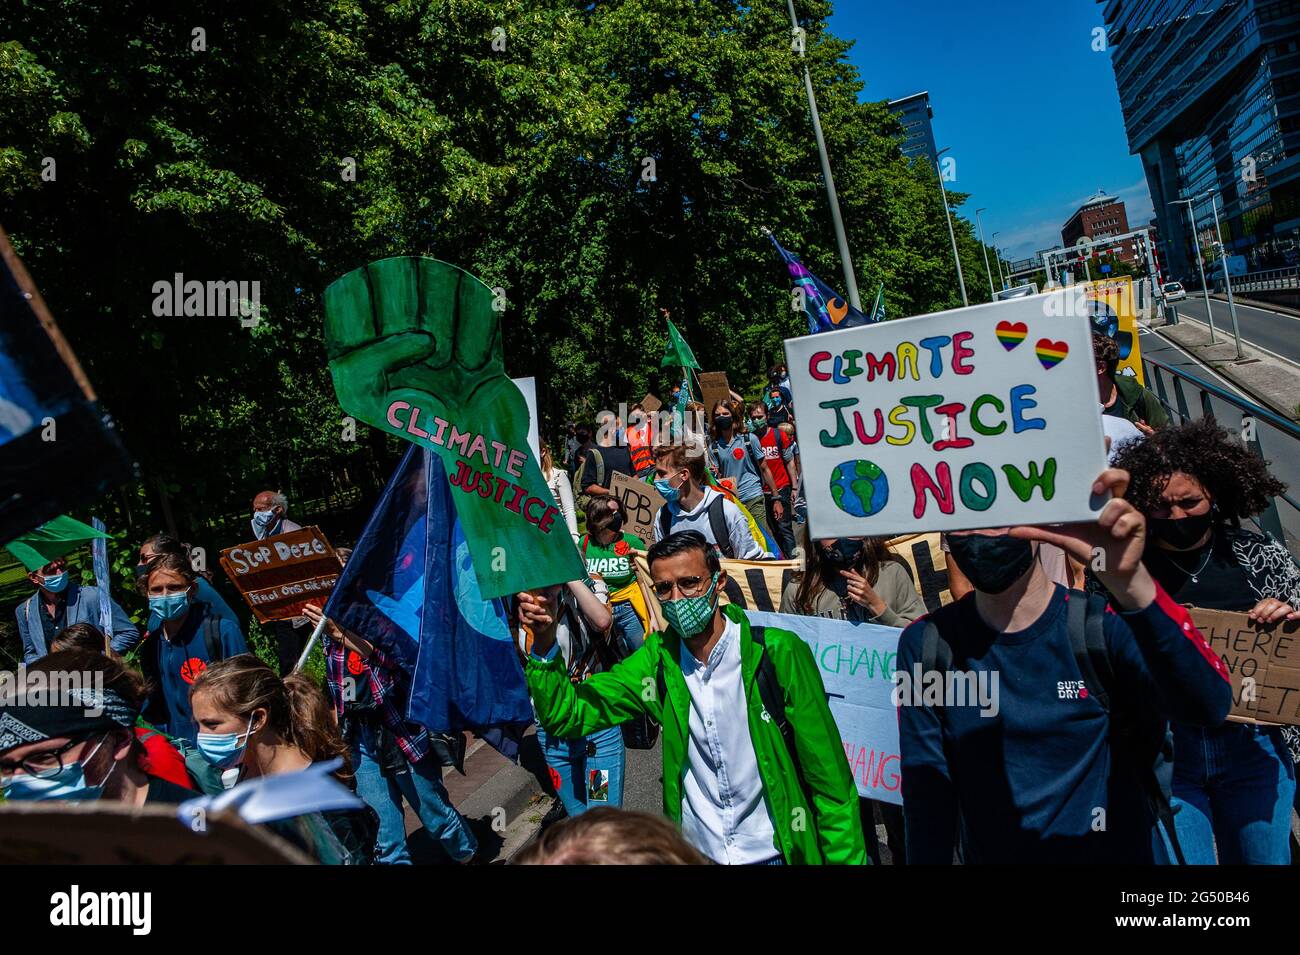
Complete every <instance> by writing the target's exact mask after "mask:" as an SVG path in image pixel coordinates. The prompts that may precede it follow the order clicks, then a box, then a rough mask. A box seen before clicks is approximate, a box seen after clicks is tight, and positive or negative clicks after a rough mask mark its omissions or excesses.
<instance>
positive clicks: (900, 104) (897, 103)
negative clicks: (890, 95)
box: [889, 92, 939, 168]
mask: <svg viewBox="0 0 1300 955" xmlns="http://www.w3.org/2000/svg"><path fill="white" fill-rule="evenodd" d="M889 111H890V112H891V113H893V114H894V115H895V116H896V117H898V121H899V122H900V123H902V124H903V131H904V133H905V134H906V135H905V137H904V139H903V143H902V147H903V155H904V156H907V157H909V158H911V157H914V156H924V157H926V158H927V159H929V160H930V162H931V164H932V165H934V166H935V168H938V166H939V157H938V154H937V153H938V151H937V149H936V148H935V145H934V128H933V127H932V126H931V125H930V120H932V119H934V110H933V109H931V108H930V94H929V93H928V92H922V93H913V94H912V95H911V96H904V97H903V98H902V99H895V100H890V101H889Z"/></svg>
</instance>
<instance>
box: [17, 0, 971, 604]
mask: <svg viewBox="0 0 1300 955" xmlns="http://www.w3.org/2000/svg"><path fill="white" fill-rule="evenodd" d="M799 8H800V13H801V19H802V21H803V22H804V23H805V24H806V25H807V28H808V52H807V56H806V63H807V65H808V68H809V70H810V71H811V75H812V79H813V84H814V86H815V88H816V91H817V97H818V106H819V108H820V111H821V117H822V123H823V126H824V128H825V132H826V139H827V146H828V149H829V151H830V155H831V157H832V163H833V166H834V174H835V177H836V185H837V187H838V190H839V194H840V198H841V203H842V206H843V213H844V219H845V222H846V224H847V227H848V231H849V240H850V245H851V247H852V250H853V254H854V262H855V265H856V268H857V271H858V280H859V284H860V285H861V287H862V288H863V290H864V293H863V294H864V295H868V296H870V295H873V294H874V290H875V288H876V286H877V284H878V283H879V282H880V281H883V282H884V283H885V289H886V300H887V305H888V309H889V314H890V315H892V316H900V315H907V314H915V313H919V312H926V311H932V310H935V309H940V308H949V307H954V306H957V305H960V297H959V295H958V293H957V284H956V274H955V270H954V269H953V264H952V260H951V251H950V247H949V243H948V236H947V229H946V226H945V225H944V221H943V211H942V206H941V202H940V196H939V191H938V188H937V183H936V182H935V179H934V171H933V169H932V168H931V167H929V166H928V165H925V164H921V165H917V166H914V165H913V164H911V163H909V162H908V161H907V160H906V159H904V158H903V157H902V155H901V154H900V152H899V148H898V142H897V137H898V136H899V134H900V133H901V128H900V127H899V126H898V124H897V122H896V121H895V120H894V118H893V117H892V116H891V115H890V114H889V112H888V110H887V109H886V107H885V105H884V104H883V103H876V102H862V101H861V100H860V95H861V92H862V89H863V84H862V80H861V78H860V77H859V76H858V74H857V72H856V70H855V69H854V67H852V66H851V65H850V64H849V62H848V60H847V59H846V53H847V51H848V49H849V44H848V43H847V42H845V41H844V40H842V39H839V38H837V37H835V36H834V35H832V34H831V33H829V32H828V31H827V30H826V18H827V16H828V15H829V12H830V4H829V3H825V2H821V0H806V2H801V3H800V4H799ZM195 27H202V28H203V30H204V31H205V36H206V44H207V48H206V50H202V51H196V50H194V49H193V44H194V39H193V35H192V31H193V30H194V29H195ZM496 27H501V28H503V29H504V31H505V32H504V39H505V49H504V50H500V49H494V48H493V29H494V28H496ZM5 36H6V37H7V39H6V40H5V41H3V42H0V101H2V102H4V103H5V106H4V107H3V108H0V143H3V144H5V145H4V146H3V147H0V195H3V196H4V198H5V203H6V208H7V210H8V211H7V212H6V220H5V223H4V224H5V227H6V228H7V229H8V230H9V232H10V233H11V235H12V236H13V239H14V242H15V244H16V246H17V248H18V251H19V253H20V254H21V255H22V256H23V257H24V259H25V261H26V264H27V266H28V268H29V270H30V271H31V273H32V274H33V276H34V277H35V279H36V281H37V283H38V284H39V285H40V286H41V287H42V290H43V292H44V294H45V297H46V298H47V300H48V301H49V303H50V306H51V308H52V310H53V312H54V314H55V315H56V316H57V317H58V319H59V321H60V324H61V326H62V328H63V330H64V333H65V334H66V335H67V336H68V338H69V339H70V340H71V342H72V344H73V346H74V348H75V350H76V351H77V353H78V355H79V357H80V358H81V360H82V362H83V364H84V365H85V366H86V368H87V371H88V374H89V376H90V378H91V380H92V381H93V382H94V383H95V385H96V388H97V389H98V391H99V392H100V395H101V398H102V400H103V401H104V403H105V405H106V406H107V408H108V409H109V410H110V411H111V412H112V413H113V414H114V415H115V417H116V418H117V419H118V420H119V422H120V424H121V428H122V432H123V435H124V438H125V440H126V443H127V445H128V447H129V448H130V449H131V451H132V453H133V454H134V455H135V456H136V457H137V458H138V460H139V461H140V464H141V468H142V474H143V475H144V479H145V481H144V484H143V485H141V486H140V487H138V488H132V489H128V490H126V491H124V492H123V493H122V494H120V495H115V496H114V497H113V499H112V500H107V501H106V502H104V507H103V508H102V510H104V511H105V513H104V514H103V515H102V516H104V519H105V521H106V522H107V523H108V526H109V527H110V528H115V529H116V528H123V527H128V526H130V527H133V528H136V529H137V531H136V533H135V536H134V537H133V538H132V540H133V542H134V541H135V539H136V538H138V537H139V536H143V535H142V534H140V533H139V532H138V529H139V528H141V527H143V528H148V529H156V528H157V527H159V526H164V518H165V514H164V511H163V507H164V505H169V506H170V507H171V509H172V511H173V514H174V518H175V523H176V525H177V527H178V529H179V531H180V533H181V534H182V535H183V536H188V537H189V538H190V539H195V538H196V537H198V538H200V539H202V538H203V535H204V534H205V533H206V532H209V531H212V530H214V525H215V524H218V520H217V519H218V518H219V517H223V516H225V515H231V516H238V515H240V514H241V513H242V511H243V510H245V509H246V508H247V502H248V501H249V500H250V499H251V497H252V494H253V493H254V492H255V491H257V490H259V489H261V488H263V487H266V486H270V487H278V488H282V489H284V490H285V491H286V492H288V493H290V494H291V496H294V497H296V498H304V497H310V498H321V499H324V498H326V497H329V496H331V495H333V494H336V493H337V492H338V491H339V490H340V489H352V488H362V489H363V490H364V495H363V496H364V498H365V499H369V497H370V496H371V495H372V493H373V490H374V489H375V488H376V487H377V485H378V484H379V483H380V482H381V481H382V479H383V477H384V476H385V475H386V474H387V472H388V470H389V469H390V467H391V465H392V463H393V461H394V458H395V455H396V452H397V450H398V445H399V444H400V442H398V441H396V440H395V439H387V438H384V437H383V436H381V435H378V434H376V433H374V432H373V431H371V430H370V429H367V428H366V427H365V426H364V425H362V426H360V428H359V430H358V435H357V437H358V440H357V441H355V442H347V441H343V440H341V433H342V425H341V422H340V418H341V412H340V410H339V408H338V406H337V404H336V402H335V399H334V393H333V388H332V385H331V382H330V379H329V375H328V372H327V370H326V363H325V355H324V349H323V344H322V340H321V330H322V323H321V308H320V297H321V293H322V291H323V289H324V288H325V286H326V285H327V284H329V282H331V281H332V280H333V279H335V278H337V277H338V276H340V275H342V274H343V273H344V272H347V271H349V270H351V269H353V268H355V267H356V266H358V265H360V264H363V263H365V262H368V261H371V260H373V259H376V258H379V257H382V256H386V255H393V254H398V253H418V254H430V255H435V256H438V257H440V258H444V259H447V260H449V261H452V262H455V263H457V264H459V265H461V266H463V267H465V268H467V269H469V270H470V271H472V272H474V273H475V274H477V275H479V276H480V277H481V278H482V279H483V280H484V281H486V282H487V283H488V284H489V285H490V286H494V287H496V286H499V287H501V288H503V289H504V290H505V291H506V295H507V299H508V301H509V303H510V307H509V310H508V311H507V313H506V316H505V317H506V322H505V329H506V330H505V339H506V347H505V355H506V363H507V370H508V371H509V372H510V373H512V374H516V375H518V374H537V375H538V376H539V379H540V382H539V383H540V385H541V389H542V391H541V394H540V395H539V398H540V401H541V405H542V410H543V414H544V415H546V416H547V417H549V418H550V420H551V421H557V420H559V418H560V417H561V416H562V415H563V416H568V415H572V414H575V413H577V412H578V411H579V410H580V409H581V408H582V407H583V405H584V403H586V402H593V403H594V405H595V407H596V408H600V407H615V406H616V405H617V402H618V401H619V400H624V399H627V398H629V397H639V396H640V395H641V394H643V393H644V392H645V391H646V390H647V389H656V390H660V389H662V388H663V387H664V386H665V385H666V384H667V378H668V375H667V374H666V373H664V372H661V371H660V370H659V369H658V367H657V364H658V358H659V356H660V355H661V354H662V349H663V344H664V333H665V332H664V328H663V323H662V320H661V319H659V316H658V311H657V310H658V308H659V307H661V306H664V307H669V308H671V309H672V313H673V316H674V320H675V321H676V322H677V323H678V326H679V327H680V328H681V329H682V331H683V334H684V335H685V336H686V337H687V339H688V340H689V341H690V342H691V343H692V345H693V346H694V348H695V350H696V354H697V355H698V356H699V358H700V360H701V362H702V363H703V364H704V365H705V367H707V368H711V369H713V368H716V369H723V370H725V371H727V372H728V374H729V375H730V376H731V378H732V380H733V381H737V382H758V381H760V380H761V379H762V375H763V374H764V372H765V371H766V367H767V365H768V364H769V363H770V362H771V361H772V360H773V358H775V357H776V356H777V355H778V354H779V353H780V347H781V345H780V343H781V340H782V339H783V338H785V337H787V336H790V335H793V334H798V333H800V332H801V330H802V329H803V327H804V320H803V318H802V316H801V315H799V314H797V313H793V312H791V310H790V307H789V283H788V280H787V277H786V275H785V270H784V266H783V265H782V264H781V263H780V261H779V260H778V258H777V256H776V255H775V254H774V251H773V249H772V248H771V246H770V243H768V242H767V240H766V239H765V238H763V236H762V235H761V233H760V227H761V226H768V227H770V228H772V229H773V230H774V231H775V232H776V233H777V234H778V236H779V237H780V238H781V240H782V242H783V243H784V244H785V245H786V246H787V247H789V248H791V249H792V250H795V251H797V252H798V254H799V255H800V256H801V257H802V258H803V260H804V261H805V263H807V265H808V266H809V268H811V269H813V270H814V271H815V272H817V273H818V274H819V275H821V276H822V277H823V278H824V279H826V280H827V281H828V282H830V283H832V284H833V285H840V284H842V280H841V279H840V271H839V267H838V258H837V255H836V253H835V243H834V238H833V234H832V231H831V227H830V219H829V213H828V210H827V207H826V200H825V191H824V188H823V184H822V181H821V174H820V167H819V164H818V160H817V155H816V149H815V147H814V145H813V139H812V135H811V129H810V122H809V117H808V107H807V102H806V99H805V96H804V90H803V84H802V64H801V62H800V59H799V57H798V55H797V54H795V53H793V52H792V51H791V49H790V29H789V22H788V20H787V14H786V8H785V5H784V4H783V3H781V2H780V0H766V2H763V3H758V4H740V3H738V2H733V0H689V2H688V0H675V2H669V0H609V2H597V3H592V4H588V5H580V6H575V5H574V4H572V3H570V2H567V0H528V2H523V0H494V2H488V0H393V2H388V3H382V4H381V3H375V2H356V0H302V2H299V3H295V4H292V5H290V4H282V3H277V2H272V3H264V4H250V5H244V4H226V3H218V2H215V0H206V2H199V3H195V4H161V5H160V4H154V3H147V2H140V0H121V2H118V3H112V4H108V3H103V2H97V0H28V2H25V3H21V4H19V5H17V8H16V9H13V8H11V9H9V10H7V11H6V22H5ZM498 45H499V44H498ZM47 156H48V157H52V158H54V159H55V160H56V161H57V177H56V178H55V180H54V181H46V180H44V179H42V177H41V171H42V163H43V159H44V157H47ZM350 161H354V162H355V170H356V175H355V181H353V180H351V179H350V178H349V177H348V175H347V173H348V169H349V162H350ZM648 161H650V162H648ZM651 162H652V163H653V167H652V166H651ZM652 168H653V177H651V176H650V171H651V169H652ZM963 199H964V197H963V196H962V195H961V194H959V193H952V194H951V200H952V202H953V205H954V207H957V206H959V205H960V203H961V202H962V201H963ZM957 228H958V230H959V242H960V245H961V250H962V252H961V254H962V260H963V265H964V267H965V269H966V276H967V283H968V287H969V288H970V289H971V290H972V292H971V299H972V301H979V300H981V296H980V295H978V294H976V293H975V290H976V289H977V288H978V281H979V277H980V276H981V275H982V274H983V260H982V256H981V255H980V251H979V246H978V243H977V242H976V241H975V240H974V239H973V237H972V236H971V234H970V232H971V230H970V226H969V224H968V223H965V222H964V221H961V220H958V222H957ZM177 273H180V274H183V275H184V276H185V277H186V278H187V279H199V280H201V281H208V280H236V281H239V280H244V281H253V280H256V281H259V282H260V283H261V302H262V308H263V314H262V321H261V323H260V324H259V325H258V326H257V327H256V328H252V329H250V328H244V327H241V326H240V324H239V322H238V320H237V319H236V318H196V317H190V318H168V317H157V316H155V315H154V314H153V303H154V299H155V294H156V293H155V291H154V283H156V282H160V281H161V282H171V280H172V278H173V276H174V275H176V274H177ZM867 290H870V291H867ZM865 304H866V305H867V307H869V305H870V303H869V302H868V303H865ZM587 407H588V410H590V405H588V406H587ZM173 489H174V490H173ZM164 499H167V500H164ZM110 511H111V512H113V513H112V514H109V513H108V512H110ZM222 530H223V531H229V529H228V528H225V527H222ZM230 535H231V532H228V533H226V534H225V536H224V538H223V543H224V544H229V543H233V540H232V538H231V536H230ZM124 543H125V542H124ZM129 550H130V548H129V547H125V546H123V547H115V548H114V557H113V561H114V575H115V577H116V578H117V580H118V582H119V583H121V584H122V585H123V586H124V587H125V586H129V585H130V584H131V583H133V581H130V580H128V579H127V577H128V575H127V572H126V569H127V567H128V565H129V564H130V563H131V561H133V559H134V555H131V556H130V557H128V556H127V555H128V552H129ZM210 556H211V557H213V558H214V559H215V552H214V551H210ZM137 609H138V608H137Z"/></svg>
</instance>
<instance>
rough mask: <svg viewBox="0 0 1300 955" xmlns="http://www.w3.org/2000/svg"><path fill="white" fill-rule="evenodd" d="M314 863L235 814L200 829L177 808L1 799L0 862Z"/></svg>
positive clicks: (224, 815)
mask: <svg viewBox="0 0 1300 955" xmlns="http://www.w3.org/2000/svg"><path fill="white" fill-rule="evenodd" d="M33 864H39V865H204V866H211V865H286V864H288V865H314V864H315V860H313V859H312V858H310V857H309V856H307V855H306V854H305V853H303V852H301V851H300V850H298V849H297V848H296V847H294V846H292V845H290V844H289V843H288V842H286V841H285V840H283V839H281V838H280V837H279V836H277V835H275V834H274V833H272V832H270V831H269V830H267V829H265V828H264V827H261V826H250V825H249V824H248V823H246V822H244V821H243V820H242V819H240V818H239V816H237V815H236V814H235V813H234V812H231V811H225V812H218V813H212V814H211V815H209V816H207V817H206V818H205V819H204V821H203V831H201V832H196V831H193V830H191V829H190V828H189V827H188V826H185V825H183V824H182V823H181V822H180V821H179V820H178V819H177V818H176V807H175V806H142V807H139V808H136V807H134V806H127V805H125V804H123V803H116V802H109V801H107V800H103V799H99V800H95V801H93V802H8V803H0V865H33Z"/></svg>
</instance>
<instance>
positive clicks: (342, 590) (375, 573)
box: [325, 446, 533, 758]
mask: <svg viewBox="0 0 1300 955" xmlns="http://www.w3.org/2000/svg"><path fill="white" fill-rule="evenodd" d="M501 559H502V560H517V559H524V558H523V557H522V556H521V555H518V554H502V555H501ZM325 615H326V616H328V617H329V618H330V619H332V620H334V621H335V622H336V623H338V624H339V625H340V626H343V627H347V628H348V629H349V630H352V631H354V632H356V633H358V634H360V635H361V636H363V637H365V638H366V639H367V640H369V641H370V642H371V643H373V644H374V645H375V646H377V647H378V648H379V649H380V650H381V651H382V652H383V653H385V654H386V655H388V656H389V657H390V658H392V659H393V660H394V661H396V662H397V663H398V665H399V666H400V667H401V668H402V670H403V671H405V673H406V674H407V676H408V677H409V678H410V687H411V690H410V701H409V703H408V706H407V714H406V715H407V719H409V720H410V721H411V722H412V723H416V724H418V725H420V726H424V727H426V728H428V729H429V730H431V731H433V732H435V733H454V732H457V731H460V730H465V729H469V730H474V731H475V732H476V733H478V734H479V735H480V736H482V737H483V738H484V739H486V740H487V741H488V742H489V743H491V744H492V745H494V746H496V747H497V749H499V750H501V752H502V754H503V755H505V756H507V757H510V758H513V757H514V756H515V755H516V753H517V746H516V745H515V743H516V741H517V740H518V738H520V737H522V735H523V732H524V730H526V729H527V727H528V725H529V724H530V723H531V722H532V719H533V709H532V705H531V704H530V703H529V700H528V689H527V686H526V684H525V683H524V675H523V669H522V668H521V666H520V664H519V659H518V656H517V655H516V652H515V645H514V640H513V638H512V636H511V633H510V627H509V625H508V623H507V620H506V609H505V604H504V602H503V601H502V600H501V599H500V598H493V599H485V598H484V597H483V596H482V594H481V592H480V591H479V587H478V578H477V576H476V575H475V573H474V563H473V560H472V558H471V557H470V550H469V543H468V541H467V540H466V539H465V534H464V532H463V531H462V530H461V526H460V522H459V521H458V520H457V518H456V511H455V508H454V507H453V505H452V501H451V488H450V486H449V484H448V482H447V476H446V473H445V472H444V471H443V467H442V462H441V460H439V458H438V457H437V455H435V454H433V453H431V452H430V451H429V449H427V448H420V447H416V446H412V447H411V448H410V449H408V450H407V452H406V455H405V457H403V458H402V462H401V464H399V465H398V466H397V470H396V471H395V472H394V473H393V476H392V478H390V479H389V482H388V486H387V487H385V488H384V492H383V494H382V495H381V496H380V498H379V503H378V504H376V505H375V509H374V511H373V512H372V513H371V515H370V520H369V521H368V522H367V523H366V528H365V530H364V531H363V532H362V534H361V539H360V540H358V541H357V546H356V548H355V549H354V550H353V552H352V557H351V559H349V560H348V562H347V565H346V566H345V567H344V568H343V573H342V574H341V575H340V576H339V580H338V583H337V584H336V585H335V587H334V592H333V593H332V594H331V595H330V599H329V603H328V604H327V605H326V607H325Z"/></svg>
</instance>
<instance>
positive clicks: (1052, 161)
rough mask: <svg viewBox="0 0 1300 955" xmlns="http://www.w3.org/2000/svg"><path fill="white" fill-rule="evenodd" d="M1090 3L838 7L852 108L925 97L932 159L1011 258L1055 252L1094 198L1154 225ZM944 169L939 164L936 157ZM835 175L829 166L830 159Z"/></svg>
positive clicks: (1096, 11)
mask: <svg viewBox="0 0 1300 955" xmlns="http://www.w3.org/2000/svg"><path fill="white" fill-rule="evenodd" d="M1101 11H1102V6H1101V5H1100V4H1097V3H1094V2H1093V0H1062V2H1055V3H1046V2H1044V0H996V2H994V3H978V2H975V0H929V2H918V0H906V2H904V0H837V3H836V9H835V14H834V15H833V16H832V18H831V21H830V26H831V29H832V31H833V32H834V33H835V34H836V35H838V36H840V37H843V38H845V39H849V40H854V41H856V43H855V46H854V47H853V49H852V51H850V54H849V58H850V59H851V60H852V61H853V63H854V65H855V66H856V67H857V68H858V70H859V72H860V73H861V75H862V79H863V80H864V81H865V82H866V89H865V90H864V91H863V94H862V95H863V98H865V99H872V100H880V99H897V98H899V97H901V96H906V95H908V94H911V93H916V92H919V91H921V90H929V91H930V104H931V106H932V108H933V109H934V120H933V122H934V135H935V141H936V143H937V144H938V148H940V149H942V148H944V147H945V146H951V147H952V151H951V152H950V153H949V154H948V155H951V156H953V157H954V158H955V159H956V163H957V168H956V173H957V180H956V182H955V183H953V184H952V186H951V188H955V189H958V190H960V191H962V192H969V193H972V196H971V199H970V200H969V201H968V202H967V204H966V205H965V206H963V207H962V215H963V216H965V217H966V218H970V219H972V220H973V219H974V215H975V209H977V208H985V207H987V210H988V211H986V212H984V213H982V214H981V216H980V218H981V219H982V220H983V223H984V230H985V231H984V235H985V239H986V240H988V239H989V237H990V234H991V233H992V232H995V231H996V232H998V233H999V235H998V239H997V245H998V246H999V247H1000V248H1001V249H1002V250H1003V252H1004V253H1005V254H1007V255H1008V256H1010V257H1011V258H1025V257H1028V256H1030V255H1032V254H1033V253H1034V252H1035V251H1037V250H1039V249H1044V248H1050V247H1054V246H1058V245H1060V244H1061V226H1062V225H1064V224H1065V222H1066V220H1067V219H1068V218H1069V217H1070V215H1071V214H1073V212H1074V210H1075V209H1077V208H1078V207H1079V205H1080V204H1081V203H1082V201H1083V200H1084V199H1086V198H1087V197H1088V196H1090V195H1092V194H1094V193H1095V192H1096V191H1097V190H1098V189H1099V188H1101V189H1105V190H1106V192H1107V193H1109V194H1110V195H1113V196H1118V197H1119V198H1121V199H1123V200H1124V201H1125V203H1126V204H1127V209H1128V220H1129V225H1130V226H1131V227H1136V226H1140V225H1145V224H1146V223H1147V222H1148V221H1149V220H1150V219H1151V216H1152V211H1151V197H1150V194H1149V192H1148V190H1147V186H1146V179H1145V177H1144V176H1143V174H1142V163H1141V161H1140V160H1139V159H1138V158H1137V157H1136V156H1130V155H1129V151H1128V139H1127V137H1126V136H1125V134H1124V117H1123V114H1122V113H1121V112H1120V107H1119V96H1118V94H1117V93H1116V90H1115V75H1114V73H1113V72H1112V71H1111V66H1110V54H1109V52H1095V51H1094V50H1093V49H1092V42H1093V36H1092V31H1093V29H1094V28H1095V27H1099V26H1102V19H1101ZM945 158H947V157H946V156H945ZM831 161H832V163H834V157H831Z"/></svg>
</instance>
